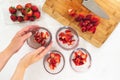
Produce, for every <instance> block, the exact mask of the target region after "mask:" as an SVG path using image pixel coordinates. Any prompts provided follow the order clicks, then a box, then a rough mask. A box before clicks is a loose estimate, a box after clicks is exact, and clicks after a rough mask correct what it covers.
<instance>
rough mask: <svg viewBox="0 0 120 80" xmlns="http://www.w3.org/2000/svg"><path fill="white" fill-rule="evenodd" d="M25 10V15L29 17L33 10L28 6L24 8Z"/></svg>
mask: <svg viewBox="0 0 120 80" xmlns="http://www.w3.org/2000/svg"><path fill="white" fill-rule="evenodd" d="M25 11H26V16H29V17H31V16H32V15H33V11H32V10H31V9H30V8H26V9H25Z"/></svg>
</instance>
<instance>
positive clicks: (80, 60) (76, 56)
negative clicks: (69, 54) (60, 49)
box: [72, 50, 88, 66]
mask: <svg viewBox="0 0 120 80" xmlns="http://www.w3.org/2000/svg"><path fill="white" fill-rule="evenodd" d="M87 56H88V54H85V53H83V52H82V51H81V50H78V51H76V52H74V53H73V59H72V60H73V62H74V64H75V65H76V66H81V65H84V64H85V63H86V61H87Z"/></svg>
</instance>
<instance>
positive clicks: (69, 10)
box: [68, 9, 76, 17]
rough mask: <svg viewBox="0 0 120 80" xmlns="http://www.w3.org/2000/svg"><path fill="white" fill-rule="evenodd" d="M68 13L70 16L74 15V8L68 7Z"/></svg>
mask: <svg viewBox="0 0 120 80" xmlns="http://www.w3.org/2000/svg"><path fill="white" fill-rule="evenodd" d="M68 14H69V15H70V16H71V17H74V16H75V15H76V11H75V10H74V9H68Z"/></svg>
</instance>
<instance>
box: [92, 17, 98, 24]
mask: <svg viewBox="0 0 120 80" xmlns="http://www.w3.org/2000/svg"><path fill="white" fill-rule="evenodd" d="M98 21H99V19H98V18H96V17H93V18H92V19H91V22H92V23H96V22H98Z"/></svg>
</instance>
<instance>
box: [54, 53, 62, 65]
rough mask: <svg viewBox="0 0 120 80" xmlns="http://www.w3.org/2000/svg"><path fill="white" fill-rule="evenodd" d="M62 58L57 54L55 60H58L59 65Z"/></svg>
mask: <svg viewBox="0 0 120 80" xmlns="http://www.w3.org/2000/svg"><path fill="white" fill-rule="evenodd" d="M60 58H61V56H60V54H55V58H54V59H55V60H56V62H57V63H60Z"/></svg>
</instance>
